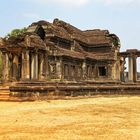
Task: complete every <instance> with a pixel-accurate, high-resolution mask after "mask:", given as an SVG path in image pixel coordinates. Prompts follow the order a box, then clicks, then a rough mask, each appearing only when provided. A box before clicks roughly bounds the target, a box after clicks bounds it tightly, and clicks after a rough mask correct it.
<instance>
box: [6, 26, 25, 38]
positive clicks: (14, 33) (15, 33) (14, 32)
mask: <svg viewBox="0 0 140 140" xmlns="http://www.w3.org/2000/svg"><path fill="white" fill-rule="evenodd" d="M26 31H27V28H25V27H24V28H22V29H14V30H12V31H11V32H10V33H8V34H7V35H6V37H5V38H6V39H8V38H10V37H17V36H19V35H21V34H23V33H25V32H26Z"/></svg>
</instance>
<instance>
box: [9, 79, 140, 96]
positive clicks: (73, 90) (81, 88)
mask: <svg viewBox="0 0 140 140" xmlns="http://www.w3.org/2000/svg"><path fill="white" fill-rule="evenodd" d="M9 89H10V93H11V95H12V96H32V95H38V96H41V95H42V96H44V95H45V96H48V95H50V94H51V95H60V96H79V95H80V96H82V95H84V96H85V95H88V96H90V95H91V96H92V95H113V94H119V95H120V94H122V95H124V94H129V95H136V94H140V84H139V83H135V84H134V83H127V84H126V83H119V82H118V83H117V82H108V83H106V82H105V83H99V82H96V83H95V82H87V83H85V82H84V83H82V82H81V83H74V82H73V83H72V82H65V83H63V82H55V83H53V82H20V83H17V84H15V85H12V86H10V87H9Z"/></svg>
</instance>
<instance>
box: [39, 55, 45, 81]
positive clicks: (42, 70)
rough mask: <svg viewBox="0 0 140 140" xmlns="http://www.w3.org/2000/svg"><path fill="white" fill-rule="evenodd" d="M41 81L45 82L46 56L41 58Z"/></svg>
mask: <svg viewBox="0 0 140 140" xmlns="http://www.w3.org/2000/svg"><path fill="white" fill-rule="evenodd" d="M39 66H40V67H39V79H40V80H44V79H45V72H44V68H45V63H44V55H41V56H40V64H39Z"/></svg>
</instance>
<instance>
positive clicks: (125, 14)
mask: <svg viewBox="0 0 140 140" xmlns="http://www.w3.org/2000/svg"><path fill="white" fill-rule="evenodd" d="M54 18H59V19H61V20H64V21H66V22H69V23H70V24H72V25H74V26H76V27H78V28H80V29H82V30H86V29H96V28H100V29H108V30H109V31H110V32H111V33H115V34H117V35H118V36H119V37H120V40H121V44H122V49H121V50H126V49H129V48H136V49H140V45H139V41H140V35H139V33H140V0H2V1H1V4H0V36H2V37H3V36H5V35H6V34H7V33H8V32H10V31H11V30H12V29H14V28H22V27H25V26H28V25H30V24H31V23H32V22H35V21H38V20H47V21H52V20H53V19H54Z"/></svg>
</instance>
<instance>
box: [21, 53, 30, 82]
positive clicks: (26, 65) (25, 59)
mask: <svg viewBox="0 0 140 140" xmlns="http://www.w3.org/2000/svg"><path fill="white" fill-rule="evenodd" d="M29 79H30V56H29V51H26V52H23V53H22V80H29Z"/></svg>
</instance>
